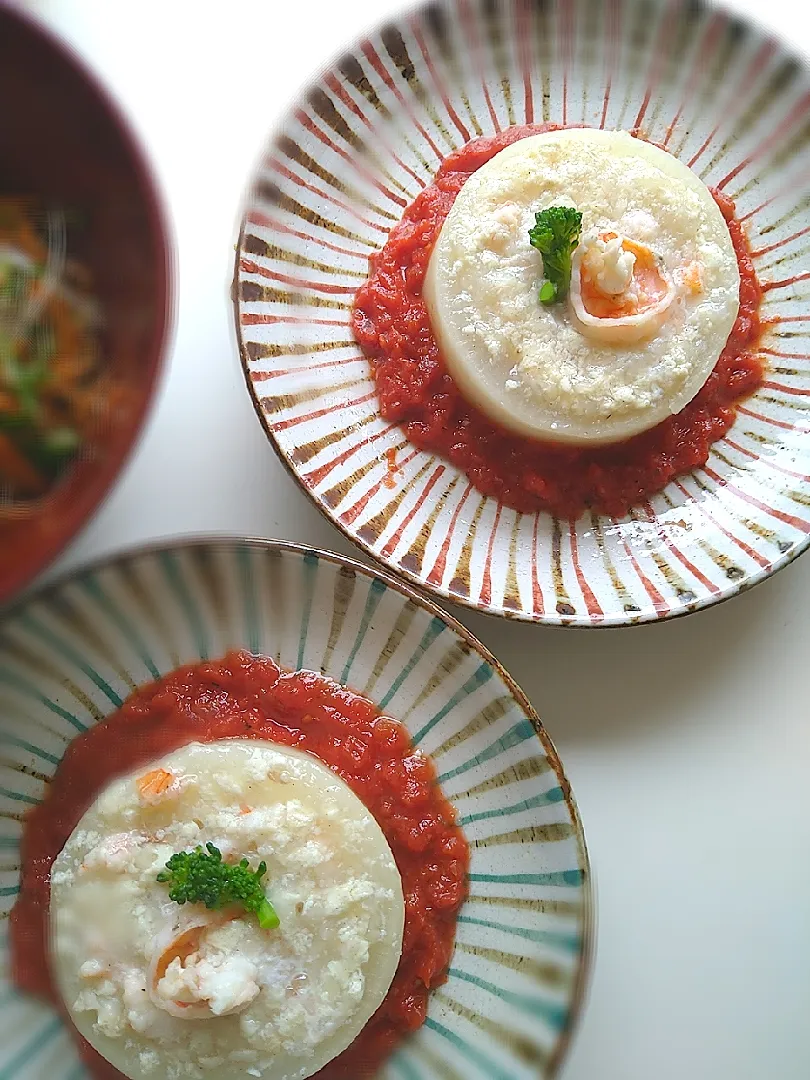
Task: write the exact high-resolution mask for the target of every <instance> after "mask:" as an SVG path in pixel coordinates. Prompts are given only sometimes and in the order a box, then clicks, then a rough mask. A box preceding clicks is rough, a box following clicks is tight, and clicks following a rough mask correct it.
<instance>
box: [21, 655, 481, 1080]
mask: <svg viewBox="0 0 810 1080" xmlns="http://www.w3.org/2000/svg"><path fill="white" fill-rule="evenodd" d="M236 737H240V738H246V739H250V738H256V739H269V740H272V741H274V742H278V743H283V744H284V745H286V746H296V747H299V748H301V749H303V750H307V751H309V752H310V753H312V754H314V755H315V756H316V757H318V758H319V759H320V760H321V761H323V762H325V763H326V764H327V765H329V766H330V767H331V768H332V769H334V771H335V772H336V773H337V774H338V775H339V776H340V777H342V778H343V780H345V781H346V783H347V784H348V785H349V786H350V787H351V788H352V790H353V791H354V792H355V794H356V795H358V796H359V798H360V799H362V801H363V802H364V803H365V805H366V807H367V808H368V809H369V810H370V811H371V812H372V813H373V815H374V817H375V818H376V819H377V821H378V822H379V824H380V827H381V828H382V830H383V832H384V833H385V836H386V838H387V840H388V843H389V845H390V847H391V850H392V852H393V854H394V858H395V859H396V863H397V866H398V868H399V871H400V875H401V877H402V887H403V893H404V895H405V934H404V940H403V946H402V958H401V960H400V964H399V967H398V969H397V972H396V975H395V976H394V981H393V983H392V984H391V988H390V990H389V991H388V995H387V996H386V998H385V1000H384V1001H383V1003H382V1005H381V1006H380V1008H379V1009H378V1010H377V1012H376V1013H375V1014H374V1016H373V1017H372V1018H371V1020H370V1021H369V1022H368V1024H367V1025H366V1027H365V1028H364V1029H363V1031H362V1032H361V1034H360V1035H359V1036H358V1037H357V1039H356V1040H355V1041H354V1042H353V1043H352V1045H351V1046H350V1047H348V1049H347V1050H345V1051H344V1052H343V1053H342V1054H341V1055H340V1056H339V1057H337V1058H335V1060H334V1061H332V1062H330V1064H329V1065H327V1066H326V1067H325V1068H324V1069H322V1070H321V1071H320V1072H319V1073H318V1074H317V1075H318V1078H319V1080H354V1078H355V1077H360V1076H364V1075H367V1074H368V1073H370V1072H373V1071H374V1070H375V1069H376V1068H377V1067H378V1065H379V1063H380V1062H381V1061H382V1060H383V1059H384V1058H385V1057H386V1056H387V1055H388V1054H389V1053H390V1052H391V1050H392V1049H393V1047H394V1046H396V1044H397V1043H398V1042H399V1041H400V1040H401V1039H402V1038H403V1037H404V1036H405V1035H406V1034H407V1032H409V1031H412V1030H414V1029H416V1028H418V1027H419V1026H420V1025H421V1024H422V1023H423V1022H424V1019H425V1014H426V1010H427V999H428V994H429V993H430V991H431V989H433V987H435V986H438V985H440V984H441V983H443V982H444V981H445V979H446V972H447V967H448V964H449V962H450V954H451V952H452V948H453V938H454V933H455V925H456V916H457V913H458V909H459V907H460V906H461V904H462V903H463V901H464V897H465V895H466V881H467V868H468V864H469V849H468V846H467V842H466V840H465V839H464V835H463V833H462V832H461V829H460V828H459V827H458V826H457V825H456V823H455V813H454V811H453V808H452V807H451V805H450V803H449V802H448V801H447V800H446V799H445V797H444V795H443V794H442V793H441V789H440V788H439V786H438V784H437V783H436V773H435V769H434V767H433V764H432V762H431V761H430V760H429V759H428V758H426V757H424V756H423V755H422V754H421V753H419V752H418V751H416V750H415V748H414V746H413V744H412V743H411V741H410V737H409V735H408V732H407V730H406V728H405V727H404V726H403V725H402V724H401V723H399V722H398V721H396V720H392V719H390V718H389V717H387V716H382V715H381V714H380V713H379V712H378V711H377V708H376V707H375V706H374V705H373V704H372V702H370V701H368V700H367V699H366V698H363V697H360V696H359V695H358V694H355V693H353V692H352V691H351V690H348V689H346V688H345V687H343V686H340V685H339V684H337V683H335V682H333V681H332V680H331V679H328V678H326V677H325V676H323V675H319V674H315V673H314V672H311V671H295V672H287V671H284V670H281V669H279V667H278V666H277V665H276V664H275V663H274V662H273V661H272V660H270V659H267V658H264V657H255V656H250V655H248V654H247V653H243V652H232V653H229V654H228V655H227V656H226V657H225V658H224V659H223V660H220V661H214V662H210V663H199V664H192V665H189V666H188V667H184V668H180V669H179V670H178V671H175V672H173V673H172V674H170V675H167V676H166V677H165V678H163V679H160V680H159V681H158V682H155V683H152V684H150V685H148V686H145V687H142V688H141V689H139V690H137V691H136V692H135V693H134V694H133V695H132V696H131V697H130V698H129V699H128V700H127V701H126V702H125V703H124V705H123V706H122V707H121V708H120V709H119V710H118V711H117V712H116V713H114V714H113V715H112V716H111V717H109V719H107V720H106V721H105V722H104V723H101V724H99V725H98V726H97V727H94V728H92V729H90V730H89V731H87V732H86V733H84V734H82V735H80V736H79V737H78V738H77V739H74V740H73V742H72V743H71V744H70V746H69V747H68V749H67V751H66V752H65V756H64V758H63V760H62V763H61V764H60V766H59V768H58V769H57V770H56V774H55V776H54V778H53V780H52V781H51V783H50V785H49V787H48V791H47V794H46V796H45V798H44V800H43V801H42V803H40V804H39V805H38V806H36V807H35V808H34V809H33V810H32V811H31V812H30V814H29V815H28V817H27V820H26V825H25V830H24V833H23V840H22V880H21V889H20V897H19V900H18V902H17V904H16V905H15V907H14V910H13V911H12V914H11V954H12V973H13V979H14V982H15V984H16V985H17V986H18V987H19V988H20V989H21V990H24V991H28V992H31V993H34V994H37V995H39V996H42V997H45V998H47V999H48V1000H50V1001H51V1002H53V1003H55V1004H57V1005H59V1004H60V1002H59V998H58V993H57V990H56V988H55V984H54V981H53V976H52V973H51V968H50V961H49V956H48V905H49V900H50V872H51V865H52V863H53V861H54V859H55V858H56V856H57V855H58V854H59V852H60V851H61V850H62V848H63V847H64V845H65V842H66V841H67V839H68V837H69V836H70V834H71V833H72V832H73V829H74V828H75V827H76V825H77V823H78V821H79V819H80V818H81V816H82V814H83V813H84V812H85V811H86V810H87V809H88V807H89V806H90V805H91V804H92V802H93V801H94V800H95V799H96V797H97V796H98V795H99V793H100V792H101V790H102V789H103V788H104V787H106V785H107V784H108V783H109V782H110V781H111V780H113V779H114V778H115V777H117V776H120V775H121V774H122V773H127V772H130V771H132V770H133V769H136V768H138V766H140V765H146V764H148V763H149V762H151V761H154V760H155V759H157V758H160V757H161V756H162V755H164V754H167V753H170V752H171V751H173V750H176V749H178V748H179V747H181V746H184V745H186V744H187V743H190V742H213V741H215V740H217V739H228V738H236ZM76 1038H77V1039H80V1036H79V1035H78V1033H77V1034H76ZM80 1042H81V1044H82V1047H81V1049H82V1053H83V1056H84V1059H85V1061H86V1063H87V1064H88V1066H89V1068H90V1071H91V1073H92V1075H93V1077H95V1078H96V1080H121V1073H119V1072H118V1070H117V1069H114V1068H113V1067H112V1066H111V1065H110V1064H108V1063H107V1062H106V1061H104V1060H103V1059H102V1058H101V1057H100V1056H99V1055H98V1054H97V1053H96V1052H95V1051H94V1050H93V1049H92V1047H90V1046H89V1045H88V1044H87V1043H86V1042H85V1041H84V1040H83V1039H80Z"/></svg>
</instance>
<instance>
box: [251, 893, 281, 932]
mask: <svg viewBox="0 0 810 1080" xmlns="http://www.w3.org/2000/svg"><path fill="white" fill-rule="evenodd" d="M256 918H257V919H258V920H259V926H260V927H261V928H262V930H275V929H276V928H277V927H278V925H279V918H278V915H276V909H275V908H274V907H273V905H272V904H271V903H270V901H269V900H267V899H266V898H265V899H264V900H263V901H262V902H261V904H259V906H258V908H257V909H256Z"/></svg>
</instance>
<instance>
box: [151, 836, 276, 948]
mask: <svg viewBox="0 0 810 1080" xmlns="http://www.w3.org/2000/svg"><path fill="white" fill-rule="evenodd" d="M205 846H206V848H207V849H208V851H207V853H206V852H205V851H203V849H202V848H201V847H198V848H195V850H194V851H180V852H178V853H177V854H176V855H172V857H171V858H170V859H169V861H168V862H167V863H166V869H165V870H161V872H160V873H159V874H158V876H157V879H158V881H160V882H162V883H163V884H166V885H168V886H169V896H170V897H171V899H172V900H174V902H175V903H176V904H205V906H206V907H207V908H209V909H211V910H212V911H216V910H217V909H219V908H223V907H227V906H228V904H241V905H242V907H243V908H244V909H245V911H253V912H255V914H256V917H257V919H258V920H259V926H261V928H262V929H263V930H275V928H276V927H277V926H278V924H279V922H278V915H276V912H275V909H274V908H273V905H272V904H271V903H270V901H269V900H268V899H267V897H266V896H265V895H264V889H263V888H262V885H261V879H262V877H263V876H264V875H265V874H266V873H267V864H266V863H264V862H261V863H259V868H258V870H256V871H253V870H251V869H250V864H249V863H248V861H247V859H242V861H241V862H240V863H237V864H235V865H229V864H228V863H224V862H223V861H222V855H221V853H220V851H219V849H218V848H215V847H214V845H213V844H206V845H205Z"/></svg>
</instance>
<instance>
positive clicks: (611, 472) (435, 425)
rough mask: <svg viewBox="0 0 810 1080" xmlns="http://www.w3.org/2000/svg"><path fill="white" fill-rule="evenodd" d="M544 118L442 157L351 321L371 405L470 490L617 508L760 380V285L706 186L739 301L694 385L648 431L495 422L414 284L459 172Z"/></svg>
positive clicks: (642, 491)
mask: <svg viewBox="0 0 810 1080" xmlns="http://www.w3.org/2000/svg"><path fill="white" fill-rule="evenodd" d="M554 127H555V125H549V124H545V125H531V126H524V127H513V128H508V129H507V130H506V131H502V132H500V133H499V134H498V135H495V136H492V137H488V138H481V139H475V140H473V141H472V142H470V143H468V144H467V145H466V146H463V147H461V149H460V150H457V151H455V152H454V153H452V154H451V155H450V156H449V157H447V158H445V160H444V162H443V163H442V165H441V168H440V169H439V171H438V173H437V174H436V179H435V180H434V182H433V183H432V184H430V186H429V187H426V188H425V190H424V191H423V192H422V193H421V194H420V195H419V196H418V197H417V199H416V200H415V201H414V202H413V203H412V204H411V206H410V207H409V208H408V209H407V210H406V212H405V215H404V217H403V219H402V221H401V222H400V223H399V224H398V225H397V226H396V227H395V228H394V229H393V230H392V231H391V234H390V236H389V238H388V242H387V243H386V245H385V247H384V248H383V249H382V251H380V252H378V253H377V254H376V255H374V256H373V257H372V260H371V270H370V275H369V278H368V281H366V282H365V283H364V285H363V286H362V287H361V288H360V289H359V290H358V292H357V296H356V299H355V304H354V310H353V314H352V326H353V329H354V333H355V336H356V338H357V341H358V342H359V344H360V346H361V347H362V349H363V351H364V353H365V354H366V356H367V357H368V359H369V361H370V362H371V364H372V367H373V370H374V377H375V380H376V385H377V394H378V397H379V401H380V413H381V415H382V416H383V417H384V418H385V419H386V420H390V421H392V422H393V423H396V424H401V425H402V426H403V427H404V429H405V432H406V434H407V436H408V438H409V439H410V441H411V442H412V443H414V444H415V445H416V446H418V447H420V448H422V449H424V450H431V451H433V452H435V453H438V454H441V455H442V456H443V457H445V458H447V459H449V460H450V461H451V462H452V463H453V464H454V465H456V466H457V467H458V468H459V469H461V470H462V471H464V472H465V473H466V474H467V476H468V477H469V479H470V480H471V482H472V483H473V484H474V485H475V487H476V488H478V490H479V491H482V492H484V494H486V495H492V496H494V497H495V498H497V499H499V500H500V501H501V502H503V503H505V504H506V505H507V506H511V507H514V508H515V509H516V510H522V511H526V512H534V511H536V510H547V511H550V512H551V513H554V514H557V515H559V516H561V517H570V518H577V517H578V516H579V515H580V514H581V513H582V511H583V510H584V509H586V508H587V507H593V509H595V510H598V511H600V512H602V513H606V514H611V515H614V516H621V515H623V514H625V513H626V512H627V511H628V510H629V509H630V507H631V506H635V505H638V504H639V503H643V502H644V501H645V500H646V499H648V498H649V496H651V495H653V494H655V492H657V491H660V490H661V489H662V488H664V487H665V486H666V484H667V483H668V482H669V481H670V480H671V479H672V478H673V477H675V476H678V475H680V474H682V473H687V472H689V471H690V470H691V469H694V468H696V467H697V466H700V465H703V464H705V462H706V460H707V458H708V456H709V449H710V447H711V445H712V443H713V442H715V441H716V440H717V439H720V438H722V436H723V435H724V434H725V433H726V432H727V431H728V429H729V428H730V427H731V425H732V424H733V423H734V419H735V408H734V406H735V403H736V402H738V401H739V400H740V399H741V398H744V397H746V396H747V395H749V394H751V393H752V392H753V391H754V390H755V389H756V388H757V386H758V385H759V384H760V382H761V381H762V376H763V368H762V361H761V360H760V358H759V357H757V356H756V355H754V352H753V350H754V349H755V348H756V345H757V342H758V339H759V335H760V321H759V315H758V312H759V305H760V301H761V299H762V291H761V289H760V285H759V282H758V281H757V277H756V274H755V272H754V265H753V261H752V259H751V254H750V249H749V246H748V241H747V239H746V236H745V233H744V232H743V229H742V226H741V225H740V223H739V221H737V219H736V218H735V216H734V204H733V202H732V201H731V200H730V199H728V198H726V197H725V196H724V195H722V194H721V193H720V192H717V191H713V192H712V194H713V196H714V199H715V201H716V202H717V205H718V206H719V207H720V210H721V212H722V214H723V217H724V218H725V219H726V222H727V223H728V227H729V231H730V233H731V239H732V241H733V243H734V250H735V252H736V254H737V261H738V263H739V267H740V311H739V314H738V316H737V321H736V323H735V324H734V327H733V329H732V331H731V334H730V336H729V339H728V342H727V343H726V347H725V348H724V349H723V352H722V353H721V355H720V358H719V360H718V362H717V365H716V367H715V369H714V371H713V372H712V374H711V375H710V376H709V379H708V381H707V382H706V384H705V385H704V386H703V388H702V390H701V391H700V393H699V394H698V395H697V396H696V397H695V398H694V399H693V400H692V401H691V402H690V403H689V404H688V405H687V406H686V408H685V409H683V410H682V411H681V412H680V413H678V414H677V415H676V416H671V417H669V418H668V419H667V420H665V421H663V423H661V424H659V425H658V426H657V427H655V428H653V429H652V430H651V431H648V432H644V433H643V434H642V435H637V436H635V437H634V438H632V439H629V440H627V441H626V442H622V443H616V444H613V445H611V446H607V447H600V448H598V449H588V450H583V449H579V448H576V447H571V446H563V445H559V444H557V445H555V444H551V443H543V442H538V441H534V440H531V439H527V438H521V437H520V436H516V435H512V434H510V433H509V432H507V431H505V430H504V429H502V428H500V427H498V426H497V425H495V424H494V423H493V422H492V421H491V420H489V419H488V418H487V417H485V416H484V415H483V414H482V413H480V412H479V411H478V410H477V409H475V408H474V407H473V406H472V405H470V404H469V403H468V402H467V401H466V400H465V398H464V397H463V396H462V394H461V392H460V390H459V389H458V387H457V386H456V384H455V383H454V382H453V379H452V378H451V377H450V375H449V374H448V371H447V368H446V367H445V364H444V361H443V359H442V356H441V353H440V351H439V346H438V344H437V342H436V339H435V337H434V335H433V331H432V329H431V325H430V318H429V316H428V313H427V308H426V307H425V303H424V301H423V299H422V285H423V282H424V279H425V273H426V271H427V266H428V261H429V259H430V254H431V252H432V250H433V245H434V244H435V242H436V239H437V237H438V235H439V232H440V231H441V227H442V225H443V224H444V220H445V218H446V217H447V215H448V214H449V212H450V209H451V207H452V206H453V203H454V202H455V199H456V196H457V195H458V193H459V191H460V190H461V188H462V186H463V185H464V183H465V181H466V180H467V179H468V177H469V176H470V175H471V174H472V173H474V172H475V171H476V169H479V168H480V167H481V166H482V165H483V164H485V162H487V161H489V159H490V158H491V157H494V155H495V154H497V153H498V152H499V151H500V150H502V149H503V148H504V147H505V146H508V145H510V144H511V143H514V142H517V141H518V140H519V139H523V138H526V136H528V135H536V134H539V133H541V132H543V131H549V130H553V128H554ZM527 242H528V240H527Z"/></svg>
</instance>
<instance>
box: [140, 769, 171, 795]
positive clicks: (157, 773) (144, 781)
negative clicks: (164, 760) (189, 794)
mask: <svg viewBox="0 0 810 1080" xmlns="http://www.w3.org/2000/svg"><path fill="white" fill-rule="evenodd" d="M173 783H174V773H172V772H169V770H168V769H152V770H150V772H148V773H145V774H144V775H143V776H139V777H138V779H137V780H136V781H135V786H136V787H137V789H138V795H139V796H140V797H141V799H143V801H144V802H156V801H157V800H158V799H159V798H160V796H161V795H165V793H166V792H167V791H168V790H169V788H170V787H171V786H172V784H173Z"/></svg>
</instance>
